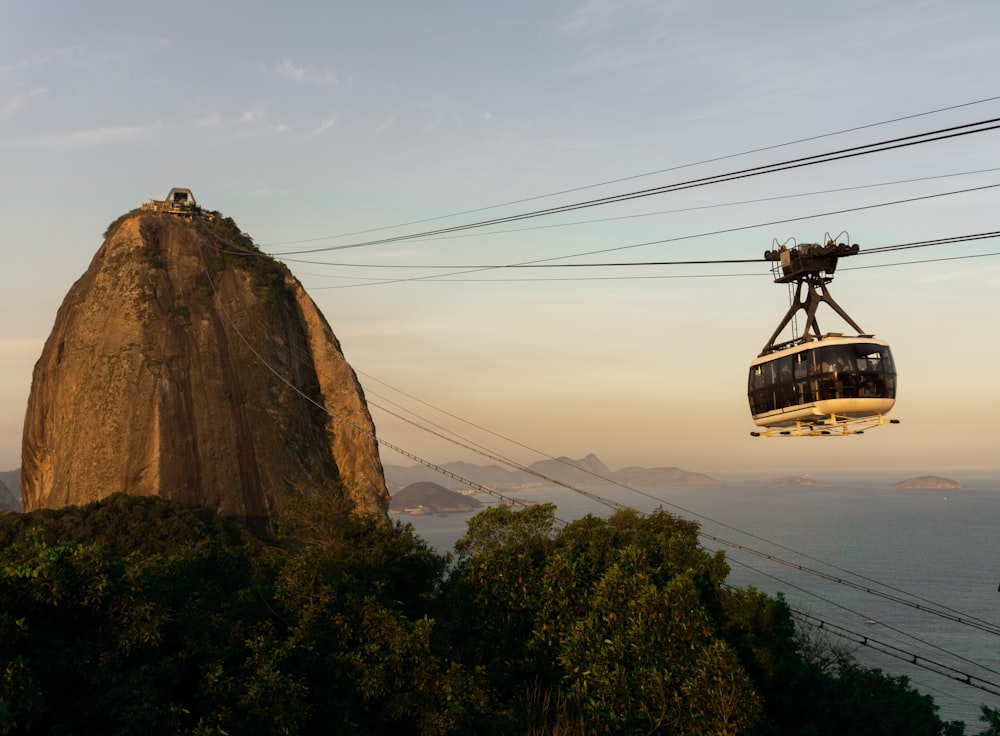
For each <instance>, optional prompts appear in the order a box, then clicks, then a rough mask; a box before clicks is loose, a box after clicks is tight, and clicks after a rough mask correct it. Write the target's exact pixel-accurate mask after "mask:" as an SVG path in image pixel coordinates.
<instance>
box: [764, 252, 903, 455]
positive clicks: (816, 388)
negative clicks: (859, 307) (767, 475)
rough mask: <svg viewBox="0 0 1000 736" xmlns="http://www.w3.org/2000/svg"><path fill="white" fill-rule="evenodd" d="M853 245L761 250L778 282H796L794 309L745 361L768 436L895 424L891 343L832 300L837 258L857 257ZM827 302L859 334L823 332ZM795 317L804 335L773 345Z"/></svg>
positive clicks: (828, 433) (844, 431)
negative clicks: (821, 311) (819, 314)
mask: <svg viewBox="0 0 1000 736" xmlns="http://www.w3.org/2000/svg"><path fill="white" fill-rule="evenodd" d="M859 250H860V248H859V247H858V246H857V245H847V244H845V243H835V242H834V241H833V240H831V239H829V236H827V239H826V243H825V244H824V245H821V244H817V243H804V244H799V245H793V246H791V247H786V246H784V245H782V246H781V247H780V248H778V249H776V250H769V251H766V252H765V253H764V258H765V260H768V261H771V262H772V264H773V265H772V271H773V274H774V280H775V283H784V284H793V283H794V284H795V285H796V291H795V296H794V298H793V300H792V305H791V306H790V307H789V309H788V312H787V313H786V314H785V317H784V319H782V321H781V324H779V325H778V329H776V330H775V331H774V333H773V334H772V335H771V339H770V340H768V342H767V344H766V345H765V346H764V349H763V350H762V351H761V352H760V355H758V356H757V358H756V359H754V360H753V361H752V362H751V363H750V376H749V379H748V382H747V398H748V399H749V402H750V413H751V415H752V416H753V421H754V424H756V425H757V426H758V427H762V428H763V429H762V430H761V431H755V432H751V433H750V434H751V435H753V436H754V437H759V436H762V435H763V436H766V437H774V436H824V435H825V436H832V435H848V434H861V433H862V432H864V431H865V430H866V429H868V428H870V427H873V426H878V425H880V424H885V423H887V422H888V423H891V424H896V423H897V420H895V419H892V420H887V419H886V415H887V414H888V413H889V411H890V410H891V409H892V407H893V404H894V403H895V401H896V366H895V363H894V361H893V359H892V351H891V350H890V349H889V345H888V343H886V342H884V341H882V340H877V339H875V336H874V335H872V334H869V333H865V332H864V331H863V330H862V329H861V328H860V327H859V326H858V324H857V323H856V322H855V321H854V320H853V319H852V318H851V317H850V316H849V315H848V314H847V312H845V311H844V310H843V309H842V308H841V306H840V305H839V304H837V303H836V302H835V301H834V300H833V297H831V296H830V292H829V289H828V288H827V286H828V284H829V283H830V282H831V281H832V280H833V273H834V271H835V270H836V267H837V259H838V258H841V257H844V256H851V255H855V254H857V253H858V252H859ZM820 304H826V305H827V306H829V307H830V308H831V309H833V310H834V311H835V312H836V313H837V314H838V315H840V316H841V317H842V318H843V319H844V321H846V322H847V323H848V324H849V325H850V326H851V327H853V328H854V329H855V330H857V335H855V336H845V335H844V333H842V332H828V333H823V332H821V331H820V329H819V324H818V322H817V320H816V311H817V308H818V307H819V305H820ZM799 312H805V324H804V325H803V330H802V334H801V335H799V336H796V337H793V339H791V340H789V341H787V342H783V343H777V342H776V340H777V339H778V336H779V335H780V334H781V332H782V330H784V329H785V327H787V326H788V325H789V324H790V323H792V324H793V328H794V320H795V319H796V318H797V316H798V313H799Z"/></svg>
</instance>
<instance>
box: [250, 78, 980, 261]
mask: <svg viewBox="0 0 1000 736" xmlns="http://www.w3.org/2000/svg"><path fill="white" fill-rule="evenodd" d="M996 100H1000V96H994V97H986V98H983V99H980V100H973V101H971V102H964V103H960V104H957V105H950V106H947V107H941V108H937V109H934V110H927V111H925V112H921V113H914V114H912V115H903V116H900V117H896V118H890V119H888V120H882V121H880V122H877V123H867V124H865V125H857V126H854V127H851V128H844V129H842V130H838V131H833V132H830V133H821V134H818V135H813V136H808V137H805V138H799V139H797V140H792V141H787V142H785V143H778V144H774V145H770V146H762V147H759V148H753V149H749V150H746V151H741V152H739V153H730V154H725V155H722V156H716V157H714V158H708V159H703V160H701V161H695V162H692V163H687V164H679V165H677V166H671V167H668V168H665V169H658V170H656V171H649V172H646V173H644V174H633V175H630V176H625V177H620V178H617V179H610V180H608V181H604V182H599V183H596V184H586V185H583V186H579V187H573V188H571V189H563V190H560V191H556V192H550V193H549V194H539V195H534V196H530V197H524V198H521V199H516V200H512V201H509V202H502V203H500V204H493V205H487V206H484V207H476V208H473V209H468V210H463V211H461V212H453V213H451V214H447V215H437V216H435V217H427V218H423V219H420V220H411V221H409V222H402V223H397V224H395V225H384V226H381V227H374V228H368V229H366V230H357V231H355V232H350V233H341V234H338V235H326V236H322V237H316V238H305V239H302V240H289V241H284V242H275V243H265V244H263V245H264V247H274V246H283V245H298V244H302V243H315V242H319V241H322V240H333V239H335V238H346V237H353V236H355V235H365V234H367V233H371V232H378V231H380V230H391V229H395V228H399V227H409V226H411V225H420V224H423V223H425V222H434V221H437V220H445V219H449V218H452V217H461V216H463V215H470V214H475V213H476V212H485V211H487V210H492V209H499V208H501V207H509V206H512V205H516V204H524V203H525V202H532V201H536V200H539V199H547V198H549V197H556V196H561V195H563V194H572V193H573V192H579V191H583V190H586V189H595V188H598V187H602V186H608V185H610V184H620V183H621V182H624V181H630V180H633V179H641V178H644V177H647V176H655V175H657V174H665V173H667V172H670V171H678V170H680V169H687V168H692V167H695V166H702V165H704V164H709V163H716V162H718V161H725V160H727V159H733V158H739V157H742V156H747V155H750V154H753V153H762V152H764V151H771V150H775V149H778V148H786V147H788V146H793V145H797V144H799V143H808V142H809V141H814V140H820V139H822V138H831V137H834V136H838V135H843V134H844V133H854V132H857V131H859V130H866V129H868V128H876V127H879V126H882V125H889V124H891V123H898V122H902V121H904V120H913V119H915V118H919V117H926V116H928V115H936V114H938V113H942V112H948V111H951V110H958V109H961V108H964V107H972V106H974V105H981V104H983V103H986V102H994V101H996Z"/></svg>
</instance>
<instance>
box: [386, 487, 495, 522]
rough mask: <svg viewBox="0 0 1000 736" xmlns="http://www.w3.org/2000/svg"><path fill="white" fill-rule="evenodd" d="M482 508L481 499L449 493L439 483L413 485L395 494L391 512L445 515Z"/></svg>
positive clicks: (390, 503)
mask: <svg viewBox="0 0 1000 736" xmlns="http://www.w3.org/2000/svg"><path fill="white" fill-rule="evenodd" d="M481 506H482V503H480V501H479V499H477V498H473V497H472V496H466V495H463V494H461V493H455V491H449V490H448V489H447V488H445V487H444V486H441V485H438V484H437V483H428V482H424V481H421V482H419V483H411V484H410V485H408V486H406V488H403V489H402V490H400V491H398V492H397V493H395V494H394V495H393V497H392V499H391V500H390V501H389V511H390V512H393V513H397V514H415V515H419V514H444V513H452V512H455V511H474V510H475V509H478V508H480V507H481Z"/></svg>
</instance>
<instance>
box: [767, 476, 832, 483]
mask: <svg viewBox="0 0 1000 736" xmlns="http://www.w3.org/2000/svg"><path fill="white" fill-rule="evenodd" d="M767 484H768V485H769V486H818V485H820V482H819V481H818V480H816V479H815V478H804V477H802V476H801V475H786V476H783V477H781V478H772V479H771V480H769V481H768V482H767Z"/></svg>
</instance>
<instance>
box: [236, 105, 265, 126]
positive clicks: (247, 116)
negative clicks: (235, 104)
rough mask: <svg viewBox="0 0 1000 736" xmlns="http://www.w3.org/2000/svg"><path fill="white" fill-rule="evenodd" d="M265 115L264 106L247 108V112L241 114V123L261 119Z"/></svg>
mask: <svg viewBox="0 0 1000 736" xmlns="http://www.w3.org/2000/svg"><path fill="white" fill-rule="evenodd" d="M262 117H264V108H263V107H255V108H253V109H250V110H247V111H246V112H245V113H243V114H242V115H240V122H241V123H252V122H254V121H257V120H260V119H261V118H262Z"/></svg>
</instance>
